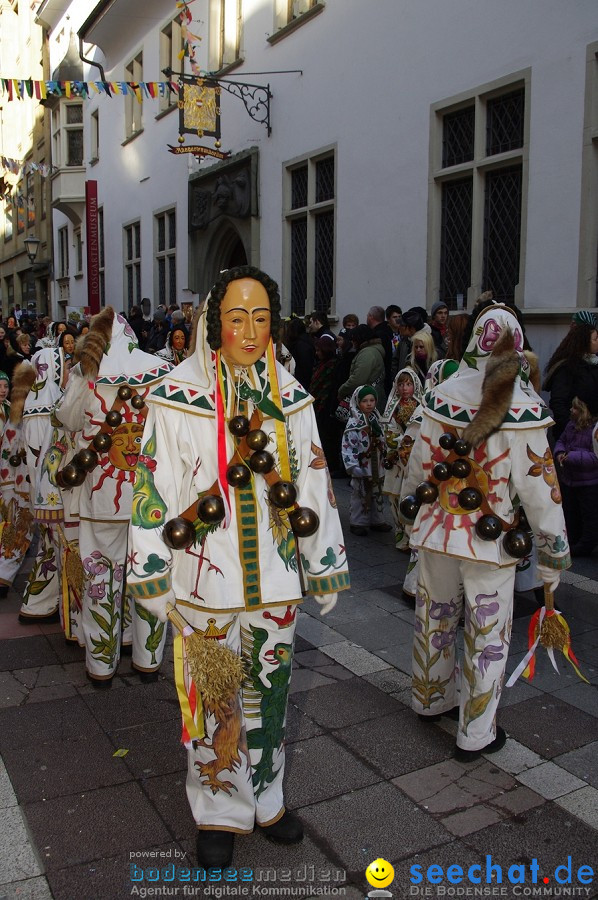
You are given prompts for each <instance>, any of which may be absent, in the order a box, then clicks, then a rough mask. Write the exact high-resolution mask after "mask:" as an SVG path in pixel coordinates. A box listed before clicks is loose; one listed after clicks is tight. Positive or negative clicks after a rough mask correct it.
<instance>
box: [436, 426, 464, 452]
mask: <svg viewBox="0 0 598 900" xmlns="http://www.w3.org/2000/svg"><path fill="white" fill-rule="evenodd" d="M438 443H439V444H440V446H441V447H442V449H443V450H454V451H455V453H456V454H457V456H469V454H470V452H471V444H470V443H469V441H464V440H463V438H458V437H455V435H454V434H451V432H450V431H445V433H444V434H441V435H440V437H439V439H438Z"/></svg>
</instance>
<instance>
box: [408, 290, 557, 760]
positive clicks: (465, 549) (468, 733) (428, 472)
mask: <svg viewBox="0 0 598 900" xmlns="http://www.w3.org/2000/svg"><path fill="white" fill-rule="evenodd" d="M522 349H523V338H522V333H521V329H520V326H519V323H518V322H517V319H516V318H515V316H514V315H513V314H512V313H511V312H510V311H509V310H508V309H506V308H505V307H502V306H499V305H496V306H494V307H491V308H489V309H486V310H484V312H483V313H482V314H481V315H480V316H479V318H478V320H477V321H476V323H475V326H474V331H473V334H472V338H471V340H470V343H469V345H468V348H467V350H466V352H465V354H464V356H463V359H462V361H461V363H460V365H459V368H458V371H457V372H456V374H455V375H453V376H452V377H450V378H448V379H447V380H446V381H444V382H443V383H442V384H439V385H438V386H437V387H436V388H434V389H432V390H431V391H429V392H427V393H426V394H425V396H424V401H423V404H422V423H421V430H420V435H419V438H418V439H417V440H416V442H415V444H414V447H413V451H412V454H411V459H410V462H409V469H408V474H407V478H406V479H405V483H404V485H403V498H404V499H405V498H407V495H411V496H412V495H414V494H416V488H417V486H418V483H421V482H423V481H424V479H425V480H426V482H427V483H426V484H420V487H419V488H417V496H418V500H419V503H420V505H419V510H418V511H417V514H416V518H415V521H414V523H413V529H412V533H411V546H412V547H413V548H415V549H417V550H418V551H419V579H418V588H417V596H416V610H415V613H416V620H415V635H414V645H413V694H412V703H413V708H414V709H415V710H416V711H417V712H418V713H420V714H424V715H434V714H437V713H443V712H447V711H449V710H450V709H451V708H452V707H453V706H455V703H456V701H457V685H456V679H455V673H456V663H455V655H456V634H457V626H458V622H459V618H460V616H461V614H462V612H463V610H464V614H465V651H464V661H463V672H462V678H461V692H460V716H459V729H458V733H457V746H458V747H459V748H461V749H462V750H466V751H478V750H480V749H483V748H484V747H487V746H489V745H490V744H491V743H492V741H493V739H494V737H495V735H496V723H495V716H496V709H497V706H498V702H499V699H500V693H501V690H502V684H503V677H504V671H505V665H506V660H507V655H508V650H509V642H510V634H511V622H512V608H513V582H514V577H515V566H516V563H517V556H518V555H519V556H522V555H524V551H525V550H529V547H530V546H531V543H530V541H529V538H527V539H526V533H525V531H514V530H513V526H515V525H516V524H517V516H518V507H519V505H520V504H521V505H523V507H524V508H525V512H526V514H527V519H528V521H529V526H530V527H531V530H532V532H533V534H534V536H535V540H536V545H537V549H538V559H539V564H538V572H539V574H540V576H541V577H542V580H543V581H544V582H546V583H547V584H551V585H553V586H555V585H556V584H557V583H558V579H559V574H558V573H559V570H561V569H565V568H567V567H568V566H569V565H570V557H569V547H568V543H567V535H566V531H565V522H564V517H563V512H562V508H561V503H560V493H559V489H558V483H557V478H556V473H555V469H554V465H553V461H552V455H551V452H550V449H549V447H548V443H547V439H546V428H547V426H548V425H550V424H551V419H550V417H549V414H548V412H547V410H546V408H545V406H544V404H543V403H542V402H541V401H540V399H539V398H538V397H537V396H536V395H535V393H534V392H533V391H530V390H529V389H528V388H527V387H526V380H527V376H528V372H529V363H528V361H527V359H526V358H525V356H524V355H523V353H522ZM493 351H494V352H493ZM461 437H463V441H460V438H461ZM464 442H468V443H464ZM472 447H473V449H472ZM410 503H412V501H411V500H409V499H408V498H407V505H405V503H403V504H402V506H401V511H402V512H403V513H404V514H405V509H406V508H407V506H408V505H409V504H410ZM417 507H418V503H414V504H413V507H412V508H413V512H415V510H417ZM509 550H511V551H512V552H511V553H510V552H509ZM463 592H464V595H463Z"/></svg>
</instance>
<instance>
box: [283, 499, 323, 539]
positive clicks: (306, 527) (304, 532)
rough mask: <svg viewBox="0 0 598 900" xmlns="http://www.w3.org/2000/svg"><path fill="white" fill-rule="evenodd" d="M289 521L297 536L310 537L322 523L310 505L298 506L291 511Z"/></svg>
mask: <svg viewBox="0 0 598 900" xmlns="http://www.w3.org/2000/svg"><path fill="white" fill-rule="evenodd" d="M289 522H290V523H291V528H292V529H293V531H294V532H295V534H296V535H297V537H309V536H310V535H312V534H315V533H316V531H317V530H318V527H319V525H320V519H319V517H318V514H317V513H315V512H314V511H313V509H310V508H309V507H308V506H298V507H297V509H294V510H293V511H292V512H291V513H289Z"/></svg>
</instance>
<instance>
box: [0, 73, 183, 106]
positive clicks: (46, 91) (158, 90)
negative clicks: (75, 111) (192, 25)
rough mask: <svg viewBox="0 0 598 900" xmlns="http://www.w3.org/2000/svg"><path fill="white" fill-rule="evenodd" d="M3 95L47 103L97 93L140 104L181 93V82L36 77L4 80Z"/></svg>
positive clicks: (0, 83)
mask: <svg viewBox="0 0 598 900" xmlns="http://www.w3.org/2000/svg"><path fill="white" fill-rule="evenodd" d="M0 93H1V94H2V95H4V96H5V97H6V98H7V99H8V100H31V99H36V100H47V98H48V97H50V96H54V97H67V98H69V99H70V98H72V97H81V98H82V99H83V100H88V99H89V98H90V96H93V95H94V94H106V95H107V96H108V97H112V96H123V97H126V96H127V95H129V94H130V95H132V96H134V97H136V98H137V101H138V102H139V103H141V102H142V100H143V97H144V96H145V97H148V98H149V99H152V100H155V99H156V97H166V96H168V94H177V96H178V93H179V85H178V82H177V81H139V82H137V81H34V80H33V79H32V78H27V79H19V78H0Z"/></svg>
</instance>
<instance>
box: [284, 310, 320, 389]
mask: <svg viewBox="0 0 598 900" xmlns="http://www.w3.org/2000/svg"><path fill="white" fill-rule="evenodd" d="M282 342H283V344H284V345H285V347H286V348H287V350H288V351H289V353H290V354H291V356H292V357H293V359H294V360H295V378H296V379H297V381H298V382H299V384H300V385H302V387H304V388H305V390H306V391H308V390H309V383H310V381H311V376H312V374H313V371H314V363H315V359H316V351H315V347H314V342H313V340H312V339H311V337H310V336H309V335H308V333H307V329H306V327H305V323H304V322H303V319H299V318H298V317H297V316H293V317H292V318H291V319H290V320H289V321H288V322H285V325H284V331H283V335H282Z"/></svg>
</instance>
